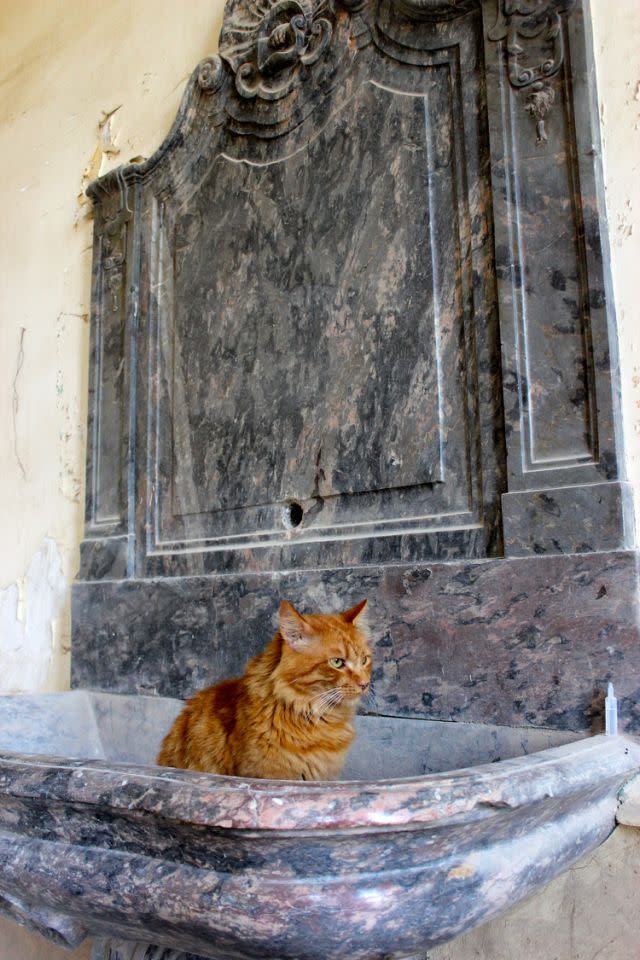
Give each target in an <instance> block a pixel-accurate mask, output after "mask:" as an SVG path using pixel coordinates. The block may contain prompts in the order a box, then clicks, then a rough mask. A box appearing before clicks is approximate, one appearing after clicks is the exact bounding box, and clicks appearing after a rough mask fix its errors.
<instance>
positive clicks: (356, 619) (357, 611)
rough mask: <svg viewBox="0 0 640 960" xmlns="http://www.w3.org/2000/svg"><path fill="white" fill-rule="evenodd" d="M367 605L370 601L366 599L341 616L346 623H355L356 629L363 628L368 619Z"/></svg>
mask: <svg viewBox="0 0 640 960" xmlns="http://www.w3.org/2000/svg"><path fill="white" fill-rule="evenodd" d="M367 603H368V601H367V600H366V599H365V600H361V601H360V603H356V605H355V607H351V609H350V610H345V612H344V613H341V614H340V616H341V617H342V619H343V620H344V621H345V623H355V625H356V627H362V626H363V624H364V622H365V618H366V614H365V608H366V606H367Z"/></svg>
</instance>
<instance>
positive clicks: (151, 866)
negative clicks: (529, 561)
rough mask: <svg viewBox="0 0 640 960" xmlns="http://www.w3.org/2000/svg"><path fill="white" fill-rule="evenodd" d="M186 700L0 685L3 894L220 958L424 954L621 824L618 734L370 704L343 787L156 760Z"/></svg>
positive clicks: (632, 751)
mask: <svg viewBox="0 0 640 960" xmlns="http://www.w3.org/2000/svg"><path fill="white" fill-rule="evenodd" d="M179 708H180V703H179V702H178V701H174V700H163V699H161V698H151V697H132V696H122V697H118V696H112V695H106V694H96V693H88V692H84V691H76V692H73V693H69V694H60V695H52V696H38V697H2V698H0V909H1V910H3V911H4V912H5V913H7V914H9V915H10V916H12V917H13V918H14V919H17V920H18V921H20V922H22V923H26V924H27V925H29V926H31V927H33V928H34V929H37V930H39V931H40V932H41V933H43V934H44V935H45V936H47V937H49V938H50V939H54V940H56V941H57V942H60V943H64V944H67V945H70V946H73V945H76V944H77V943H78V942H80V941H81V940H82V939H83V937H85V936H86V935H88V934H93V935H103V936H104V935H108V936H117V937H122V938H125V939H128V940H139V941H144V942H147V943H149V942H151V943H155V944H159V945H161V946H166V947H170V948H174V949H180V950H185V951H189V952H191V953H196V954H200V955H202V956H205V957H214V958H218V957H220V958H255V960H258V958H260V960H266V958H280V960H285V958H291V960H294V958H295V960H305V958H308V960H320V958H322V960H327V958H336V960H338V958H347V957H348V958H351V960H358V958H362V960H364V958H371V960H382V958H389V957H402V956H409V955H413V954H417V953H421V954H423V953H424V951H425V950H426V949H428V948H429V947H431V946H433V945H435V944H437V943H441V942H443V941H445V940H448V939H450V938H452V937H454V936H456V935H457V934H459V933H461V932H462V931H464V930H467V929H469V928H470V927H472V926H474V925H476V924H478V923H480V922H482V921H483V920H485V919H487V918H488V917H489V916H491V915H492V914H494V913H496V912H498V911H500V910H502V909H505V908H507V907H509V906H511V905H512V904H514V903H515V902H516V901H517V900H519V899H520V898H522V897H524V896H527V895H528V894H530V893H531V892H533V891H534V890H535V889H536V888H537V887H539V886H540V885H542V884H544V883H546V882H547V881H548V880H550V879H551V878H552V877H554V876H555V875H556V874H558V873H559V872H561V871H562V870H564V869H566V868H567V867H568V866H570V865H571V864H572V863H574V862H575V861H576V860H577V859H578V858H580V857H581V856H583V855H584V854H585V853H587V852H588V851H590V850H592V849H593V848H594V847H596V846H597V845H598V844H600V843H602V841H603V840H604V839H605V838H606V837H607V836H608V835H609V833H610V832H611V831H612V830H613V828H614V826H615V816H616V806H617V798H618V794H619V792H620V789H621V787H622V786H623V784H624V783H625V782H626V781H627V780H628V779H629V778H630V777H631V776H632V775H633V774H635V773H636V772H637V770H638V768H639V767H640V743H639V742H638V740H636V739H634V738H631V737H626V736H619V737H605V736H595V737H591V738H587V739H574V738H575V737H576V735H575V734H573V735H571V734H560V733H553V732H551V731H541V730H523V729H517V730H516V729H511V728H504V727H502V728H501V727H489V726H481V725H472V724H459V723H435V722H428V721H421V720H400V719H389V718H379V717H362V718H360V720H359V736H358V740H357V742H356V746H355V747H354V749H353V751H352V756H351V757H350V760H349V765H348V767H347V769H346V771H345V776H346V777H348V778H350V779H347V780H344V781H340V782H334V783H298V782H288V781H267V780H242V779H238V778H233V777H217V776H211V775H204V774H197V773H191V772H187V771H178V770H170V769H165V768H158V767H154V766H153V757H154V755H155V752H156V750H157V746H158V743H159V740H160V738H161V735H162V733H163V732H164V730H165V728H166V727H167V725H168V723H169V722H170V720H171V719H172V717H173V716H174V715H175V714H176V712H177V711H178V710H179Z"/></svg>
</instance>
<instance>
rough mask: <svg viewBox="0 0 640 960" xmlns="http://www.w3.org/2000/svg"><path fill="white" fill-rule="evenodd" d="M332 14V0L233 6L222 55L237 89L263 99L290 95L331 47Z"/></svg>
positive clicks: (251, 0) (261, 0)
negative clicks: (232, 74) (233, 77)
mask: <svg viewBox="0 0 640 960" xmlns="http://www.w3.org/2000/svg"><path fill="white" fill-rule="evenodd" d="M227 9H228V8H227ZM332 15H333V3H332V0H248V2H247V0H244V2H239V3H237V4H236V5H235V7H232V9H231V10H230V11H228V13H227V15H226V17H225V23H224V25H223V28H222V32H221V34H220V56H221V57H222V58H223V59H224V60H225V61H226V62H227V63H228V64H229V66H230V67H231V69H232V70H233V72H234V74H235V83H236V89H237V90H238V93H239V94H240V95H241V96H242V97H246V98H247V99H253V98H254V97H259V98H262V99H263V100H280V99H281V98H282V97H285V96H286V95H287V94H288V93H290V92H291V91H292V90H293V89H294V88H295V87H296V86H298V84H299V83H300V82H301V81H302V80H303V79H304V78H305V76H306V74H307V69H308V68H309V67H311V66H312V65H313V64H314V63H316V62H317V61H318V60H319V59H320V57H321V56H322V55H323V53H324V52H325V51H326V50H327V48H328V46H329V43H330V41H331V36H332V33H333V25H332V19H331V18H332Z"/></svg>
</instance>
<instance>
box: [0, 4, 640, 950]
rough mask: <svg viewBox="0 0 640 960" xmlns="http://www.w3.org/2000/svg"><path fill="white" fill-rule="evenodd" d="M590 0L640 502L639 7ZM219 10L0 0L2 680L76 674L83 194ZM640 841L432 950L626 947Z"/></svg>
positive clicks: (153, 119)
mask: <svg viewBox="0 0 640 960" xmlns="http://www.w3.org/2000/svg"><path fill="white" fill-rule="evenodd" d="M591 3H592V9H593V16H594V32H595V45H596V55H597V70H598V81H599V86H600V101H601V117H602V130H603V137H604V163H605V171H606V184H607V205H608V210H609V220H610V224H611V239H612V254H613V273H614V282H615V288H616V302H617V307H618V316H619V326H620V342H621V364H622V382H623V402H624V412H625V429H626V442H627V453H628V457H627V462H628V471H629V475H630V478H631V479H632V480H633V482H634V485H635V488H636V491H637V492H638V494H639V501H640V307H639V306H638V298H637V297H636V295H635V290H634V284H635V282H636V277H637V273H638V264H640V219H639V214H640V176H639V170H638V167H639V165H640V2H639V0H615V4H613V3H612V0H591ZM222 7H223V0H190V2H189V3H188V4H178V3H175V2H170V0H111V2H110V3H109V4H107V5H105V4H102V3H99V2H97V0H22V2H21V3H20V4H13V3H11V2H10V0H0V158H1V159H0V165H1V171H2V175H1V177H0V210H2V217H1V218H0V423H2V430H1V431H0V532H1V535H2V545H3V549H2V551H0V692H5V693H6V692H13V691H43V690H60V689H65V688H66V687H67V685H68V678H69V605H68V583H69V582H70V581H71V580H72V579H73V576H74V573H75V570H76V568H77V562H78V544H79V540H80V537H81V531H82V522H83V510H82V497H83V489H82V486H83V472H84V438H85V426H84V424H85V416H86V410H85V396H86V384H87V349H88V325H87V314H88V310H89V273H90V254H91V223H90V220H89V219H88V206H87V205H86V204H84V203H83V202H82V198H81V195H82V189H83V186H84V185H85V184H86V182H87V180H88V179H91V178H93V177H94V176H95V175H97V174H98V173H99V172H104V171H105V170H106V169H108V168H109V167H111V166H115V165H117V164H118V163H120V162H125V161H127V160H129V159H131V158H133V157H137V156H148V155H149V154H150V153H152V152H153V150H154V149H155V148H156V147H157V146H158V144H159V143H160V141H161V139H162V137H163V136H164V134H165V133H166V131H167V130H168V128H169V125H170V123H171V121H172V119H173V117H174V115H175V112H176V109H177V107H178V103H179V100H180V96H181V93H182V90H183V88H184V83H185V80H186V78H187V76H188V75H189V73H190V71H191V70H192V68H193V67H194V66H195V65H196V63H197V62H198V60H200V58H201V57H203V56H205V55H206V54H207V53H210V52H212V51H213V50H215V46H216V39H217V36H218V32H219V28H220V22H221V18H222ZM614 10H615V15H613V11H614ZM639 853H640V849H639V843H638V837H637V836H635V835H632V834H631V832H630V831H625V832H624V833H623V832H622V831H618V832H617V833H616V835H615V836H614V837H613V838H612V839H611V840H610V841H609V843H608V844H607V845H606V846H605V847H603V848H602V849H601V850H600V851H599V852H598V853H596V854H595V855H594V856H593V857H592V858H590V859H589V860H588V861H587V862H586V863H583V864H581V865H580V866H579V867H577V868H576V869H575V870H573V871H570V872H569V873H568V874H566V875H565V877H563V878H560V879H559V880H557V881H556V882H555V883H554V884H553V885H552V886H551V887H549V888H548V890H547V891H545V892H543V893H542V894H540V895H538V896H537V897H535V898H534V899H533V900H531V901H529V903H528V904H525V905H523V906H520V907H516V908H515V909H514V911H513V912H512V913H510V914H509V915H507V916H506V917H505V918H502V919H500V920H497V921H494V922H492V923H490V924H488V925H486V926H485V927H484V928H482V929H481V930H480V931H478V932H475V933H472V934H470V935H468V936H467V937H465V938H461V939H460V940H458V941H456V942H455V943H454V944H453V945H449V946H445V947H442V948H439V949H438V950H437V951H433V953H432V954H431V956H432V957H433V960H454V958H455V960H471V958H472V957H474V958H475V957H483V958H486V960H502V958H503V957H505V958H506V957H507V956H508V957H509V958H513V957H517V958H518V960H591V958H595V957H600V956H604V955H605V954H606V955H607V956H608V958H609V960H630V958H631V957H632V956H634V955H635V954H634V951H637V946H636V944H637V935H636V934H635V932H634V927H636V926H637V925H636V921H635V918H636V917H637V916H638V915H640V910H639V909H638V908H639V907H640V903H639V902H638V894H637V890H638V889H639V884H638V876H637V867H636V864H637V862H638V854H639ZM603 885H604V888H605V889H606V890H607V891H608V892H609V893H610V895H611V897H612V898H613V899H612V900H610V901H609V900H603V898H602V892H603ZM32 956H33V957H38V958H41V960H54V958H57V957H58V956H73V955H70V954H66V953H65V954H61V953H60V951H57V950H54V949H53V948H48V947H47V946H46V945H45V944H44V942H43V941H41V940H40V939H39V938H37V937H35V936H33V935H30V934H27V933H24V932H22V931H20V930H19V929H18V928H16V927H14V926H13V925H9V924H7V923H5V922H3V921H0V960H17V958H29V957H32ZM86 956H87V952H86V950H85V949H81V950H80V951H79V952H78V954H77V957H78V958H79V957H86Z"/></svg>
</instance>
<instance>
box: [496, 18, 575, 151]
mask: <svg viewBox="0 0 640 960" xmlns="http://www.w3.org/2000/svg"><path fill="white" fill-rule="evenodd" d="M574 6H575V0H499V3H498V15H497V19H496V23H495V26H494V27H493V29H492V30H491V31H490V32H489V39H490V40H494V41H501V40H506V42H507V65H508V74H509V82H510V83H511V86H512V87H513V88H514V89H515V90H526V91H528V96H527V102H526V105H525V109H526V111H527V113H528V114H529V115H530V116H531V117H532V118H533V119H534V120H535V121H536V134H537V142H538V143H546V142H547V139H548V138H547V132H546V130H545V117H546V116H547V114H548V113H549V111H550V109H551V107H552V106H553V103H554V100H555V90H554V89H553V87H552V85H551V80H552V79H553V77H555V76H556V75H557V74H558V73H559V71H560V69H561V68H562V64H563V63H564V40H563V36H562V23H563V18H566V17H567V16H568V15H569V14H570V13H571V11H572V9H573V8H574ZM535 41H541V42H542V43H544V44H548V45H549V47H550V56H548V57H545V58H543V59H542V58H541V59H539V60H538V61H537V62H536V63H534V65H533V66H525V65H524V64H523V57H526V54H527V51H528V50H530V49H531V48H532V47H533V46H534V42H535Z"/></svg>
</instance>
